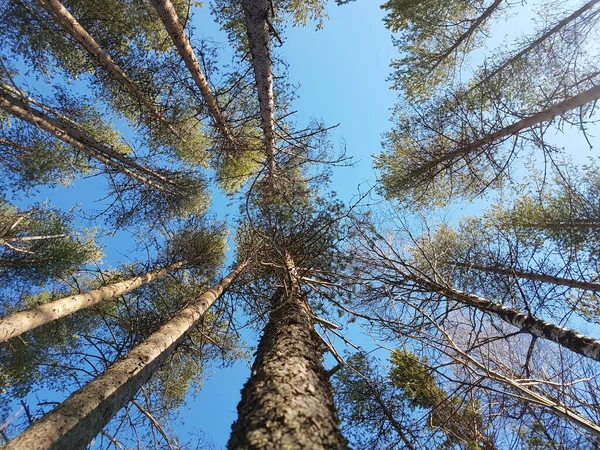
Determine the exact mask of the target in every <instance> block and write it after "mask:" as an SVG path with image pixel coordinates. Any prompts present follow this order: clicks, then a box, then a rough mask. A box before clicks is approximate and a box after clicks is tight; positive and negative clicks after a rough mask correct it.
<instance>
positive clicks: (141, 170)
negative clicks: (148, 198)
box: [0, 85, 175, 194]
mask: <svg viewBox="0 0 600 450" xmlns="http://www.w3.org/2000/svg"><path fill="white" fill-rule="evenodd" d="M0 88H4V85H0ZM0 109H2V110H4V111H6V112H7V113H9V114H11V115H13V116H15V117H18V118H19V119H21V120H23V121H25V122H28V123H30V124H32V125H33V126H35V127H38V128H40V129H42V130H44V131H46V132H48V133H51V134H52V135H54V136H55V137H57V138H58V139H60V140H61V141H63V142H65V143H67V144H69V145H71V146H73V147H75V148H77V149H78V150H81V151H82V152H84V153H85V154H86V155H88V156H89V157H91V158H93V159H96V160H97V161H100V162H101V163H103V164H106V165H108V166H110V167H112V168H114V169H115V170H117V171H119V172H121V173H123V174H124V175H126V176H128V177H130V178H133V179H136V180H138V181H140V182H142V183H144V184H146V185H148V186H151V187H153V188H155V189H158V190H160V191H161V192H164V193H166V194H173V193H175V190H174V187H172V186H169V185H172V184H173V183H171V182H170V181H169V180H167V179H166V178H165V177H164V176H162V175H160V174H158V173H156V172H154V171H152V170H150V169H147V168H145V167H143V166H140V165H139V164H137V163H136V162H135V161H133V160H132V159H130V158H128V157H126V156H124V155H121V154H119V153H117V152H115V151H114V150H113V149H111V148H110V147H109V146H107V145H105V144H102V143H100V142H98V141H96V140H95V139H93V138H91V137H90V136H87V135H85V134H84V133H83V132H82V131H81V130H79V129H77V128H75V127H74V126H73V125H72V124H71V122H69V123H65V121H63V120H59V119H55V118H53V117H50V116H48V115H46V114H44V113H42V112H40V111H39V110H37V109H34V108H32V107H31V106H30V105H28V104H26V103H24V102H23V101H21V100H20V99H17V98H15V97H14V96H13V95H10V94H8V93H6V92H3V89H0ZM114 160H116V161H114ZM165 185H167V186H165Z"/></svg>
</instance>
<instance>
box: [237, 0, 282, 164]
mask: <svg viewBox="0 0 600 450" xmlns="http://www.w3.org/2000/svg"><path fill="white" fill-rule="evenodd" d="M271 7H272V2H270V1H269V0H242V8H243V9H244V22H245V24H246V33H247V35H248V42H249V44H250V55H251V56H252V66H253V68H254V78H255V80H256V89H257V91H258V104H259V107H260V117H261V123H262V129H263V132H264V134H265V155H266V156H267V161H268V167H269V174H270V175H273V174H274V173H275V156H274V155H275V130H274V127H275V125H274V124H275V115H274V114H275V113H274V110H275V100H274V96H273V62H272V60H271V35H270V32H269V17H272V15H271V12H272V11H271Z"/></svg>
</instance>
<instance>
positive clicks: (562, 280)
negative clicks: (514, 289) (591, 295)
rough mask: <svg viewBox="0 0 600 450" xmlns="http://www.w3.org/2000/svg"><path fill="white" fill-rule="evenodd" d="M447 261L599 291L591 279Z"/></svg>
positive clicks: (492, 271)
mask: <svg viewBox="0 0 600 450" xmlns="http://www.w3.org/2000/svg"><path fill="white" fill-rule="evenodd" d="M447 263H448V264H451V265H453V266H457V267H464V268H466V269H469V270H470V269H473V270H479V271H481V272H487V273H497V274H500V275H507V276H514V277H517V278H524V279H527V280H534V281H542V282H544V283H552V284H557V285H560V286H567V287H572V288H576V289H585V290H586V291H600V283H593V282H591V281H580V280H573V279H570V278H561V277H554V276H551V275H544V274H540V273H534V272H526V271H523V270H516V269H512V268H511V269H506V268H503V267H490V266H481V265H478V264H469V263H461V262H456V261H447Z"/></svg>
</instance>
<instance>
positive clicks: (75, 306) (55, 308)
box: [0, 261, 187, 342]
mask: <svg viewBox="0 0 600 450" xmlns="http://www.w3.org/2000/svg"><path fill="white" fill-rule="evenodd" d="M186 262H187V261H180V262H178V263H175V264H171V265H170V266H168V267H164V268H162V269H158V270H155V271H152V272H148V273H146V274H144V275H139V276H137V277H133V278H129V279H128V280H124V281H120V282H118V283H113V284H109V285H108V286H103V287H101V288H99V289H94V290H91V291H88V292H85V293H83V294H77V295H69V296H68V297H63V298H60V299H57V300H54V301H52V302H50V303H46V304H45V305H39V306H34V307H33V308H28V309H26V310H23V311H17V312H14V313H12V314H8V315H6V316H4V317H0V342H5V341H7V340H9V339H11V338H13V337H15V336H19V335H20V334H22V333H25V332H26V331H29V330H33V329H34V328H37V327H39V326H42V325H45V324H47V323H50V322H52V321H54V320H57V319H60V318H61V317H65V316H68V315H69V314H72V313H74V312H76V311H79V310H82V309H85V308H89V307H91V306H93V305H96V304H98V303H100V302H101V301H102V300H107V299H109V298H113V297H118V296H119V295H123V294H125V293H127V292H130V291H132V290H134V289H136V288H138V287H140V286H142V285H144V284H147V283H149V282H151V281H152V280H155V279H157V278H160V277H162V276H163V275H166V274H168V273H169V272H172V271H174V270H176V269H179V268H180V267H181V266H183V265H185V264H186Z"/></svg>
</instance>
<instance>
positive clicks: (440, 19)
mask: <svg viewBox="0 0 600 450" xmlns="http://www.w3.org/2000/svg"><path fill="white" fill-rule="evenodd" d="M486 7H487V5H485V2H483V1H482V0H459V1H455V0H427V1H415V0H390V1H388V2H386V3H384V4H383V5H381V8H382V9H385V10H386V12H387V15H386V17H385V18H384V19H383V22H384V23H385V25H386V27H387V28H388V29H390V30H391V31H392V32H393V33H399V36H398V37H397V38H396V39H395V40H394V43H395V44H396V46H397V47H398V49H399V51H400V52H401V53H402V54H403V55H404V56H403V57H402V58H400V59H397V60H394V61H393V62H392V67H393V68H394V69H395V70H396V71H395V73H394V75H393V77H392V79H393V81H394V87H395V88H396V89H402V91H403V92H404V94H405V95H406V96H407V98H408V99H410V100H417V99H426V98H429V97H430V96H431V92H432V90H433V89H434V88H435V87H437V86H438V85H440V84H441V83H442V82H444V81H447V80H448V79H450V78H451V77H452V76H453V75H454V74H455V72H456V69H457V65H458V64H459V63H460V61H461V59H462V58H463V57H464V55H466V54H467V53H469V52H470V51H471V50H472V49H473V48H475V47H476V46H478V44H479V43H480V41H481V39H480V36H482V35H483V34H484V33H485V31H486V26H485V24H484V25H483V26H480V27H479V28H478V29H477V30H476V31H475V35H474V37H473V36H472V37H471V38H469V39H467V40H466V41H465V42H464V43H463V44H462V45H460V46H459V47H458V49H457V50H455V51H452V52H450V53H449V54H447V55H446V53H447V52H448V51H449V50H450V49H451V47H452V46H453V45H454V44H455V42H457V40H458V39H459V38H460V37H461V35H463V34H464V33H465V32H467V30H468V28H469V27H470V26H471V24H472V23H473V22H474V21H475V19H477V17H478V16H479V15H481V14H482V13H483V11H484V10H485V8H486Z"/></svg>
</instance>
